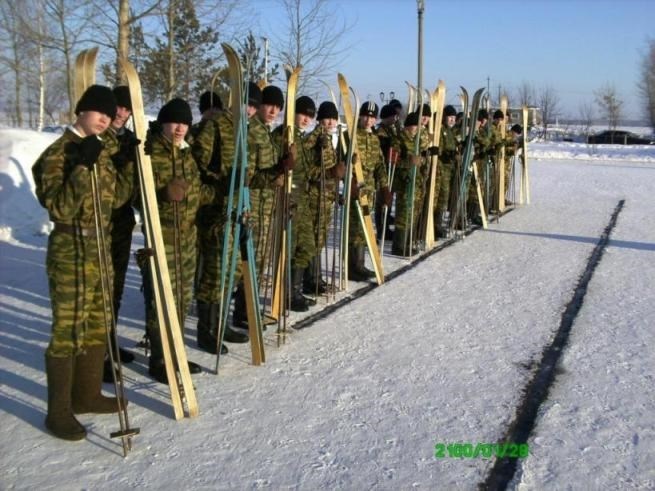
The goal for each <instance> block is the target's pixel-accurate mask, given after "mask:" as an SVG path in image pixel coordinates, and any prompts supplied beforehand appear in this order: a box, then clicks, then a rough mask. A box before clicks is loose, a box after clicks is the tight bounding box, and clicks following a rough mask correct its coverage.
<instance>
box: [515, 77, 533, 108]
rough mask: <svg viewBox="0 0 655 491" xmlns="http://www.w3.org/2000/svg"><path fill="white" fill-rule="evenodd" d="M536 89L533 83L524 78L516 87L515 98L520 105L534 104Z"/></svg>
mask: <svg viewBox="0 0 655 491" xmlns="http://www.w3.org/2000/svg"><path fill="white" fill-rule="evenodd" d="M535 93H536V91H535V88H534V86H533V85H532V83H530V82H528V81H527V80H523V81H522V82H521V84H520V85H519V86H518V87H517V88H516V94H515V97H514V98H515V100H516V102H517V103H518V105H519V107H521V106H534V105H535V101H536V100H537V97H536V95H535Z"/></svg>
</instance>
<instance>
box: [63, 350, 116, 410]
mask: <svg viewBox="0 0 655 491" xmlns="http://www.w3.org/2000/svg"><path fill="white" fill-rule="evenodd" d="M104 358H105V346H104V345H98V346H89V347H87V348H86V352H85V353H83V354H81V355H78V356H76V357H75V369H74V372H73V380H74V384H73V392H72V394H73V412H74V413H75V414H85V413H98V414H109V413H116V412H118V400H117V399H116V398H115V397H106V396H103V395H102V392H101V389H102V372H103V365H104ZM123 404H125V405H127V400H123Z"/></svg>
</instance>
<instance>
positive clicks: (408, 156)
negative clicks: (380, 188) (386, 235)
mask: <svg viewBox="0 0 655 491" xmlns="http://www.w3.org/2000/svg"><path fill="white" fill-rule="evenodd" d="M418 125H419V115H418V113H417V112H413V113H409V114H408V115H407V117H406V118H405V125H404V128H403V130H402V131H401V132H400V134H399V135H398V137H397V138H396V139H395V143H394V145H395V148H396V151H397V152H398V153H399V155H400V159H399V161H398V164H397V166H396V167H397V168H396V175H395V177H394V182H393V188H394V192H395V193H396V220H395V222H394V223H395V229H394V234H393V246H392V248H391V253H392V254H394V255H398V256H411V255H412V254H415V253H416V252H418V251H414V250H411V249H410V247H409V242H408V241H409V226H410V222H411V219H410V216H409V215H410V210H411V206H412V205H411V202H410V194H409V193H410V187H411V184H412V183H411V180H412V168H414V167H419V166H422V165H423V163H424V161H423V159H422V158H421V154H420V151H419V153H417V152H416V133H417V131H418ZM421 176H422V173H421V172H420V170H418V169H417V172H416V182H415V194H414V205H415V206H414V220H416V219H417V218H418V213H419V211H420V208H419V206H418V204H419V203H420V194H421V193H420V192H419V190H420V189H421ZM415 223H416V222H415Z"/></svg>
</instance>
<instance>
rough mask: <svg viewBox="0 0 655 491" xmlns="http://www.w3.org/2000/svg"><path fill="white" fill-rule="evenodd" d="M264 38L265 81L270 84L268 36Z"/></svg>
mask: <svg viewBox="0 0 655 491" xmlns="http://www.w3.org/2000/svg"><path fill="white" fill-rule="evenodd" d="M262 39H263V40H264V83H265V84H266V85H268V38H262Z"/></svg>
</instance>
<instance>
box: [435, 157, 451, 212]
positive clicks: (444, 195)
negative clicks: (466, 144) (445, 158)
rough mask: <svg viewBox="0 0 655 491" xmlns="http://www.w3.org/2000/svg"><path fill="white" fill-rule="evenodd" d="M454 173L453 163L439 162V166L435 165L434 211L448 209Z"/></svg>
mask: <svg viewBox="0 0 655 491" xmlns="http://www.w3.org/2000/svg"><path fill="white" fill-rule="evenodd" d="M454 174H455V166H454V164H452V163H449V162H439V166H438V167H437V182H436V185H435V189H434V210H435V212H436V213H443V212H445V211H448V206H449V203H450V190H451V187H452V186H453V178H454Z"/></svg>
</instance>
